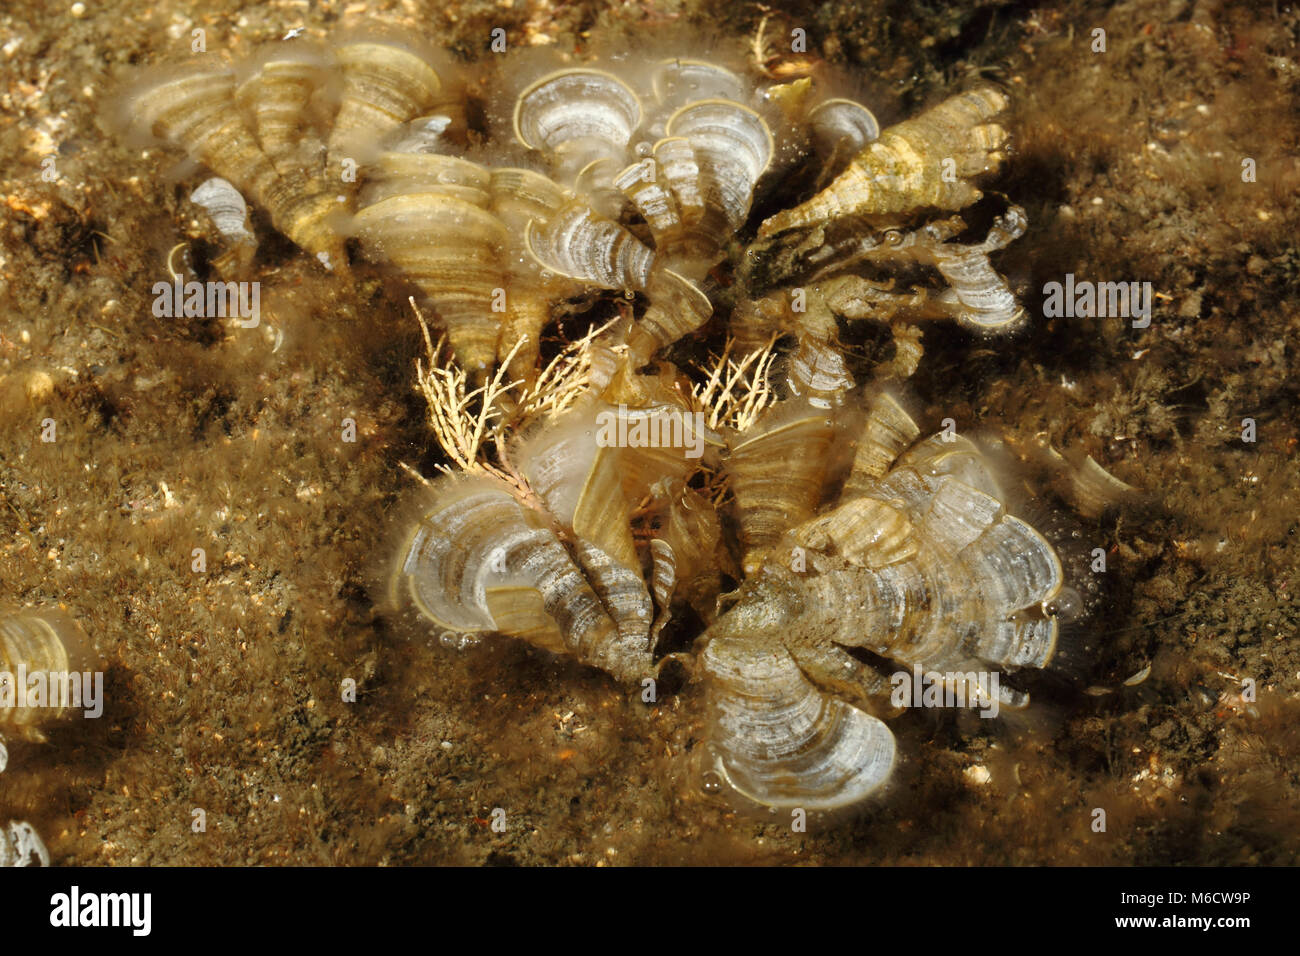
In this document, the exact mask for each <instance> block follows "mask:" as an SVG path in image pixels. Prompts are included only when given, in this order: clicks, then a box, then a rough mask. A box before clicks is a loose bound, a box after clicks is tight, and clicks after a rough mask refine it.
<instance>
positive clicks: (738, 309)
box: [124, 33, 1068, 809]
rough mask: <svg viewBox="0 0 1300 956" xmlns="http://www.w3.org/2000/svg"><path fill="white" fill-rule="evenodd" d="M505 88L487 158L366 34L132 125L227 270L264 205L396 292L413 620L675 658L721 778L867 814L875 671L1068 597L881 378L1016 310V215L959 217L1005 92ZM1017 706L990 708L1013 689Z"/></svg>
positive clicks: (675, 80)
mask: <svg viewBox="0 0 1300 956" xmlns="http://www.w3.org/2000/svg"><path fill="white" fill-rule="evenodd" d="M515 89H516V90H517V93H516V94H515V95H514V96H513V98H512V103H513V108H512V111H511V115H510V116H509V117H508V121H507V119H506V118H504V117H502V118H498V121H497V122H496V123H495V126H496V127H497V128H496V129H495V130H489V135H486V136H485V135H483V132H482V131H481V130H478V129H471V128H470V124H469V122H468V121H467V115H469V113H468V112H467V110H466V108H465V82H464V71H463V69H462V68H459V67H456V66H454V65H453V64H452V63H451V61H450V60H448V59H445V58H443V57H441V56H440V55H438V54H436V53H435V52H433V51H431V50H427V49H425V48H423V47H422V46H420V45H419V44H418V43H416V42H414V41H412V40H410V39H409V38H399V37H395V36H393V35H391V34H385V33H354V34H348V35H345V36H341V37H340V38H338V39H337V40H335V41H334V42H332V43H331V44H329V45H327V46H318V45H313V44H310V43H307V42H305V41H300V40H294V41H288V42H280V43H275V44H272V45H270V46H268V47H266V48H264V49H262V50H260V51H259V52H258V53H257V55H256V56H254V57H252V58H250V59H249V60H247V61H245V62H240V63H236V64H234V65H224V64H219V65H215V66H214V65H211V63H210V61H205V64H204V65H201V66H193V65H180V66H172V67H168V68H165V69H155V70H151V71H149V72H147V73H146V74H144V75H143V76H142V77H140V78H139V79H138V80H137V82H136V83H135V85H134V86H133V88H132V89H131V90H130V91H129V93H128V94H127V95H126V96H125V97H124V122H125V123H126V124H127V125H129V126H130V127H131V128H132V129H134V130H136V131H139V132H142V133H145V134H147V135H150V136H153V137H156V138H159V139H162V140H164V141H166V142H168V143H170V144H171V145H172V146H174V147H177V148H179V149H181V150H183V151H184V152H186V153H187V154H188V155H189V156H190V157H191V158H193V159H195V160H197V161H199V162H201V163H202V164H203V165H204V166H206V167H207V168H208V169H209V170H210V171H211V172H212V173H213V174H215V176H216V177H219V179H216V180H213V181H210V182H209V183H205V188H204V191H203V192H201V193H199V194H196V197H195V199H196V201H198V202H202V203H203V204H204V205H205V206H206V207H207V208H208V209H209V211H210V212H211V214H212V220H213V222H214V224H215V225H216V227H217V228H218V230H219V231H220V233H221V234H222V235H223V236H224V237H225V239H226V241H227V242H228V244H229V248H228V251H227V253H226V255H225V256H223V259H222V260H221V261H220V263H219V265H220V266H221V267H222V268H224V269H227V270H230V273H231V274H235V273H238V272H239V271H240V270H249V269H251V268H253V262H254V257H253V256H252V252H253V250H254V248H255V240H253V236H254V235H255V233H256V230H255V229H253V228H252V227H251V225H250V223H249V221H248V212H247V209H248V204H251V205H252V206H253V207H254V208H255V209H259V210H261V214H262V215H264V216H265V217H267V218H268V219H269V222H270V224H271V225H272V226H273V227H274V228H275V229H277V230H279V231H280V232H281V233H283V234H284V235H285V236H287V237H289V238H290V239H292V240H293V241H294V242H295V243H297V244H298V245H299V246H300V247H302V249H304V250H305V251H306V252H308V253H310V254H311V255H313V256H315V257H316V258H317V259H318V260H319V261H320V263H321V266H322V268H325V269H328V270H331V271H332V272H334V273H335V274H338V275H346V274H347V272H348V270H349V269H350V268H352V267H353V264H352V262H351V261H350V252H359V254H360V256H362V257H364V259H366V260H368V261H369V262H370V263H372V264H377V266H378V267H379V268H381V269H383V270H386V273H387V274H389V275H391V276H392V277H393V278H394V281H396V282H399V283H404V284H405V286H404V287H405V288H406V289H408V290H410V291H411V292H412V293H413V301H414V302H415V304H416V307H417V311H418V313H419V315H420V318H421V321H422V323H424V322H426V321H427V324H426V327H425V328H426V341H427V342H428V353H429V354H428V356H427V364H426V363H425V362H421V363H419V365H418V382H419V387H420V388H421V389H422V390H423V391H424V393H425V395H426V396H427V397H428V399H429V405H430V423H431V425H432V431H433V433H434V435H435V437H436V438H437V440H438V441H439V443H440V444H441V445H442V447H443V450H444V451H445V452H446V457H447V459H448V464H447V465H446V466H444V468H443V471H444V472H445V473H444V474H442V475H440V476H438V477H436V478H435V479H434V480H432V481H430V482H427V483H426V486H425V487H424V488H423V489H422V490H421V491H420V492H418V493H419V494H420V495H422V499H421V507H420V512H419V514H420V517H419V519H418V521H416V522H414V523H413V524H412V525H411V526H410V527H409V528H408V533H407V534H406V536H405V538H404V539H403V541H402V542H401V549H400V553H399V554H398V555H397V557H396V560H395V562H394V565H393V573H392V576H391V591H392V594H391V596H392V598H393V601H394V602H395V604H397V605H399V606H403V607H408V608H413V609H414V610H415V611H416V612H418V614H419V615H421V616H422V617H423V618H426V619H428V621H430V622H432V623H433V624H434V625H436V626H437V627H438V628H440V629H445V630H449V631H453V632H456V633H459V634H471V635H474V634H482V635H485V636H487V635H499V636H504V637H511V638H517V639H522V640H525V641H528V642H531V643H532V644H534V645H536V646H538V647H541V648H544V649H546V650H549V651H553V652H555V653H558V654H568V655H572V656H574V657H576V658H578V659H579V660H581V661H583V662H586V663H588V664H591V665H593V666H595V667H598V668H600V669H602V670H604V671H606V672H607V673H609V674H610V675H611V676H612V677H613V678H614V679H616V680H618V681H621V682H624V683H626V684H628V685H630V686H632V687H636V688H638V689H639V688H640V686H641V683H642V682H643V681H644V680H645V679H646V678H653V677H655V675H656V673H657V667H658V666H659V664H660V663H661V662H662V660H663V659H664V656H665V654H667V653H669V652H672V656H674V657H675V658H678V659H681V658H685V659H687V660H689V661H690V662H691V670H692V672H693V673H695V674H696V675H698V676H699V677H700V678H701V679H702V680H704V681H705V682H706V685H707V690H706V694H705V699H706V700H707V702H708V703H707V706H708V709H709V713H708V726H709V728H710V729H709V739H708V747H709V754H710V768H709V770H710V772H711V773H713V774H716V775H717V776H718V777H720V778H721V779H722V780H724V781H725V782H726V784H727V785H728V786H729V787H730V788H731V789H732V790H733V791H734V792H736V793H738V794H741V795H743V796H744V797H746V798H748V799H749V800H752V801H753V802H755V803H757V804H759V805H762V806H768V807H803V808H806V809H818V808H834V807H840V806H845V805H848V804H852V803H854V802H856V801H858V800H860V799H862V798H863V797H865V796H866V795H868V794H870V793H872V792H873V791H875V790H876V789H877V788H879V787H880V786H881V784H882V783H884V781H886V780H887V779H888V777H889V775H890V772H891V769H892V767H893V765H894V758H895V748H894V738H893V735H892V734H891V732H890V730H889V729H888V726H887V725H886V723H885V722H884V721H883V720H882V719H880V718H881V717H882V716H888V715H889V712H890V710H891V708H890V705H889V704H888V696H889V695H888V682H887V681H886V680H885V677H884V675H883V673H882V671H881V669H880V667H879V666H878V664H879V663H880V662H887V663H889V664H890V665H891V666H894V667H904V668H909V669H910V668H917V669H920V670H926V671H929V670H934V671H942V672H972V673H973V672H986V671H989V670H994V671H1006V672H1008V673H1014V672H1015V671H1016V670H1019V669H1024V668H1041V667H1043V666H1044V665H1045V664H1047V662H1048V661H1049V660H1050V659H1051V658H1052V656H1053V653H1054V648H1055V645H1056V639H1057V633H1058V619H1057V610H1058V609H1059V606H1060V604H1061V601H1062V596H1063V595H1064V594H1066V593H1068V592H1067V591H1066V590H1063V589H1065V582H1064V581H1063V573H1062V567H1061V562H1060V560H1059V559H1058V556H1057V554H1056V552H1055V550H1054V549H1053V547H1052V545H1051V544H1049V542H1048V541H1047V540H1046V539H1045V538H1044V537H1043V536H1042V535H1041V534H1040V533H1039V532H1038V531H1036V530H1035V529H1034V528H1033V527H1031V526H1030V525H1029V524H1027V523H1026V522H1024V521H1022V520H1020V519H1018V518H1016V517H1015V516H1013V515H1011V514H1009V513H1008V511H1007V506H1006V501H1007V495H1006V494H1005V493H1004V489H1003V488H1002V487H1001V485H1000V482H999V478H998V477H997V474H996V471H995V469H993V468H992V467H990V464H989V460H988V458H987V456H986V455H985V453H984V452H983V451H982V450H981V448H980V447H979V446H977V444H975V443H974V442H972V441H971V440H968V439H967V438H965V437H963V436H959V435H956V434H955V433H952V432H951V431H946V432H943V433H940V434H938V435H935V436H933V437H928V438H923V437H922V431H921V428H920V426H919V424H918V423H917V422H916V421H915V420H914V419H913V417H912V416H911V415H910V414H909V413H908V411H907V410H906V407H905V406H906V402H905V400H903V399H902V398H900V393H899V392H898V390H897V388H896V387H895V385H894V384H892V383H896V382H897V381H898V380H899V379H901V378H905V377H906V376H907V375H909V374H910V373H911V371H912V370H913V369H914V368H915V367H916V364H917V362H918V361H919V360H920V357H921V349H920V336H919V332H918V331H917V329H916V323H917V322H919V321H921V320H926V319H932V318H948V319H953V320H955V321H957V322H960V323H962V324H964V325H966V326H968V327H971V328H975V329H980V330H983V331H986V332H989V333H995V332H999V331H1004V330H1007V329H1011V328H1014V327H1015V326H1016V325H1017V324H1018V323H1020V322H1021V321H1022V318H1023V313H1022V310H1021V309H1020V308H1019V306H1018V304H1017V302H1016V299H1015V296H1014V294H1013V293H1012V290H1011V289H1010V287H1009V286H1008V284H1007V282H1006V281H1005V280H1004V279H1003V278H1002V277H1001V276H1000V275H998V273H997V272H996V271H995V270H994V269H993V267H992V265H991V264H990V261H989V255H990V253H992V252H995V251H996V250H998V249H1000V248H1002V247H1003V246H1005V245H1006V244H1007V243H1009V242H1011V241H1012V240H1014V239H1015V238H1017V237H1018V236H1019V235H1021V234H1022V233H1023V231H1024V228H1025V218H1024V214H1023V212H1022V211H1021V210H1020V209H1019V208H1017V207H1015V206H1011V205H1005V206H1004V208H1003V209H1002V210H1001V213H1000V215H997V216H996V217H995V218H993V220H992V225H991V226H990V227H989V228H988V230H987V234H986V235H985V236H984V237H983V238H982V239H976V240H974V241H971V240H970V239H969V232H970V230H969V229H968V224H967V223H966V222H965V221H963V219H962V218H961V216H960V215H958V213H960V211H962V210H964V209H966V208H967V207H969V206H971V205H972V204H973V203H975V202H976V201H977V200H979V199H980V198H981V196H982V194H981V192H980V190H979V189H978V188H977V187H976V185H975V182H974V181H975V180H976V179H977V178H978V177H981V176H985V175H987V174H991V173H993V172H995V171H996V170H997V169H998V168H999V166H1000V165H1001V163H1002V161H1003V159H1004V158H1005V153H1006V148H1007V132H1006V130H1005V128H1004V127H1003V126H1002V125H1001V123H1000V117H1001V115H1002V114H1003V113H1004V111H1005V110H1006V108H1007V106H1008V98H1007V97H1006V95H1005V94H1004V93H1003V92H1001V91H999V90H997V89H995V88H992V87H980V88H975V89H971V90H968V91H966V92H963V93H961V94H959V95H957V96H954V97H952V98H951V99H948V100H946V101H944V102H942V103H940V104H938V105H937V106H934V107H933V108H931V109H929V110H927V111H925V112H923V113H921V114H920V115H918V116H916V117H915V118H913V119H910V120H907V121H904V122H902V123H899V124H897V125H895V126H892V127H889V128H886V129H884V130H883V131H882V130H881V129H880V128H879V126H878V124H877V122H876V120H875V118H874V116H873V115H872V114H871V112H870V111H869V110H868V109H867V108H865V107H864V106H862V105H861V104H859V103H856V102H853V101H851V100H847V99H839V98H833V97H832V98H828V97H826V96H824V95H823V94H822V93H821V92H820V91H819V90H818V89H817V84H815V83H813V82H811V81H810V80H809V79H808V78H806V77H804V78H798V79H794V80H791V81H789V82H775V83H773V82H761V83H756V82H754V81H753V80H751V79H750V78H749V77H747V76H746V75H745V73H744V72H743V71H742V70H734V69H731V68H729V67H728V66H725V65H722V64H719V63H714V62H705V61H701V60H690V59H668V60H662V61H653V62H642V63H634V62H631V61H619V62H618V64H617V65H616V66H611V65H604V66H600V67H593V66H570V67H567V68H563V69H560V70H558V71H550V72H544V73H542V74H541V75H538V76H536V77H529V78H528V81H527V82H525V83H523V84H519V85H517V86H516V87H515ZM507 126H508V130H507ZM792 183H793V184H794V185H791V184H792ZM798 190H803V191H804V194H805V195H809V194H810V198H807V199H806V200H805V201H803V202H801V203H798V204H795V205H793V206H791V207H789V208H785V209H782V210H780V211H778V212H776V213H775V214H774V215H771V216H769V217H767V218H766V219H764V220H763V221H761V222H752V221H751V220H752V219H754V218H755V217H753V216H752V215H751V213H752V211H753V210H754V208H755V207H756V205H759V204H762V203H767V204H769V205H770V204H771V201H772V197H779V196H785V195H791V194H794V193H796V192H797V191H798ZM891 270H893V271H894V272H896V273H897V274H898V275H899V276H903V277H906V278H908V279H911V278H914V277H916V276H918V275H922V276H925V277H926V278H925V279H924V280H923V281H917V282H911V283H910V284H900V282H899V281H895V280H889V279H882V275H885V274H887V273H889V272H890V271H891ZM611 293H615V294H620V295H617V296H610V297H611V298H614V299H615V300H616V301H617V302H618V305H619V308H618V310H617V311H618V315H617V317H616V318H615V319H613V320H611V321H609V322H605V323H603V324H596V325H594V326H593V327H592V328H590V329H589V330H586V331H585V332H584V334H582V335H580V336H579V337H577V338H575V339H574V340H573V341H569V342H567V343H564V345H563V347H561V348H560V349H559V350H558V353H557V354H554V355H553V356H552V357H551V358H549V359H548V360H544V357H543V351H542V349H541V343H542V342H543V336H544V334H545V333H546V331H547V329H548V328H550V327H551V326H552V324H553V322H554V320H555V318H556V315H557V314H558V312H559V311H560V310H561V309H562V308H563V307H564V305H565V303H569V302H572V301H574V300H575V299H581V298H583V297H588V298H590V297H599V296H602V295H606V296H609V294H611ZM855 319H869V320H872V321H876V322H881V323H886V324H889V325H890V327H891V328H892V329H893V334H894V338H895V342H896V348H895V351H894V357H893V359H892V360H891V361H889V362H888V363H885V365H884V366H882V367H881V368H880V369H878V370H876V372H875V374H873V375H872V376H871V380H870V381H867V382H864V383H861V384H860V383H858V382H856V381H855V379H854V375H853V374H852V372H851V369H850V363H849V361H847V360H846V356H845V351H844V349H843V348H842V347H841V346H840V344H839V342H838V338H837V329H838V328H839V324H840V323H841V322H844V321H849V320H855ZM429 324H431V325H433V326H434V327H436V329H437V330H438V334H439V335H440V338H439V339H438V341H437V342H435V341H434V339H433V336H432V335H431V334H429V331H428V325H429ZM706 340H707V341H708V342H718V341H722V342H725V343H726V344H725V345H724V346H723V347H722V348H721V349H718V350H715V351H716V353H717V354H715V355H714V357H713V359H712V360H710V361H704V362H695V363H691V362H689V361H684V360H679V362H678V363H677V364H674V363H672V362H670V361H668V358H669V357H670V356H682V355H688V354H692V353H693V354H697V355H698V354H700V351H701V348H702V344H701V343H703V342H704V341H706ZM692 342H694V343H695V346H696V347H694V348H691V349H686V348H684V345H685V344H689V343H692ZM674 623H675V626H674ZM683 626H692V627H695V632H693V633H689V634H686V635H682V634H681V633H680V631H681V628H682V627H683ZM669 634H675V636H674V637H673V638H672V639H671V640H668V639H666V635H669ZM1013 684H1014V682H1013V681H1010V680H1008V681H1005V682H1003V684H1002V686H1001V688H1000V690H999V694H1000V700H999V703H1001V704H1003V705H1005V706H1019V705H1022V704H1023V703H1024V701H1025V695H1024V694H1023V693H1021V692H1020V691H1018V690H1016V689H1015V687H1014V686H1013ZM978 694H979V692H978V691H976V690H975V689H973V688H972V695H973V696H972V700H974V699H975V698H977V697H978ZM984 703H989V702H988V701H984Z"/></svg>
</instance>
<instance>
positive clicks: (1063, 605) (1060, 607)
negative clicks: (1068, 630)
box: [1043, 588, 1083, 622]
mask: <svg viewBox="0 0 1300 956" xmlns="http://www.w3.org/2000/svg"><path fill="white" fill-rule="evenodd" d="M1043 613H1044V614H1047V615H1050V616H1051V617H1054V618H1057V619H1058V620H1061V621H1064V622H1069V621H1074V620H1077V619H1078V618H1079V617H1080V616H1081V615H1082V614H1083V597H1082V596H1081V595H1080V594H1079V592H1078V591H1076V590H1075V589H1074V588H1061V590H1060V591H1059V592H1057V594H1056V596H1055V597H1053V598H1048V599H1047V600H1046V601H1044V602H1043Z"/></svg>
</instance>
